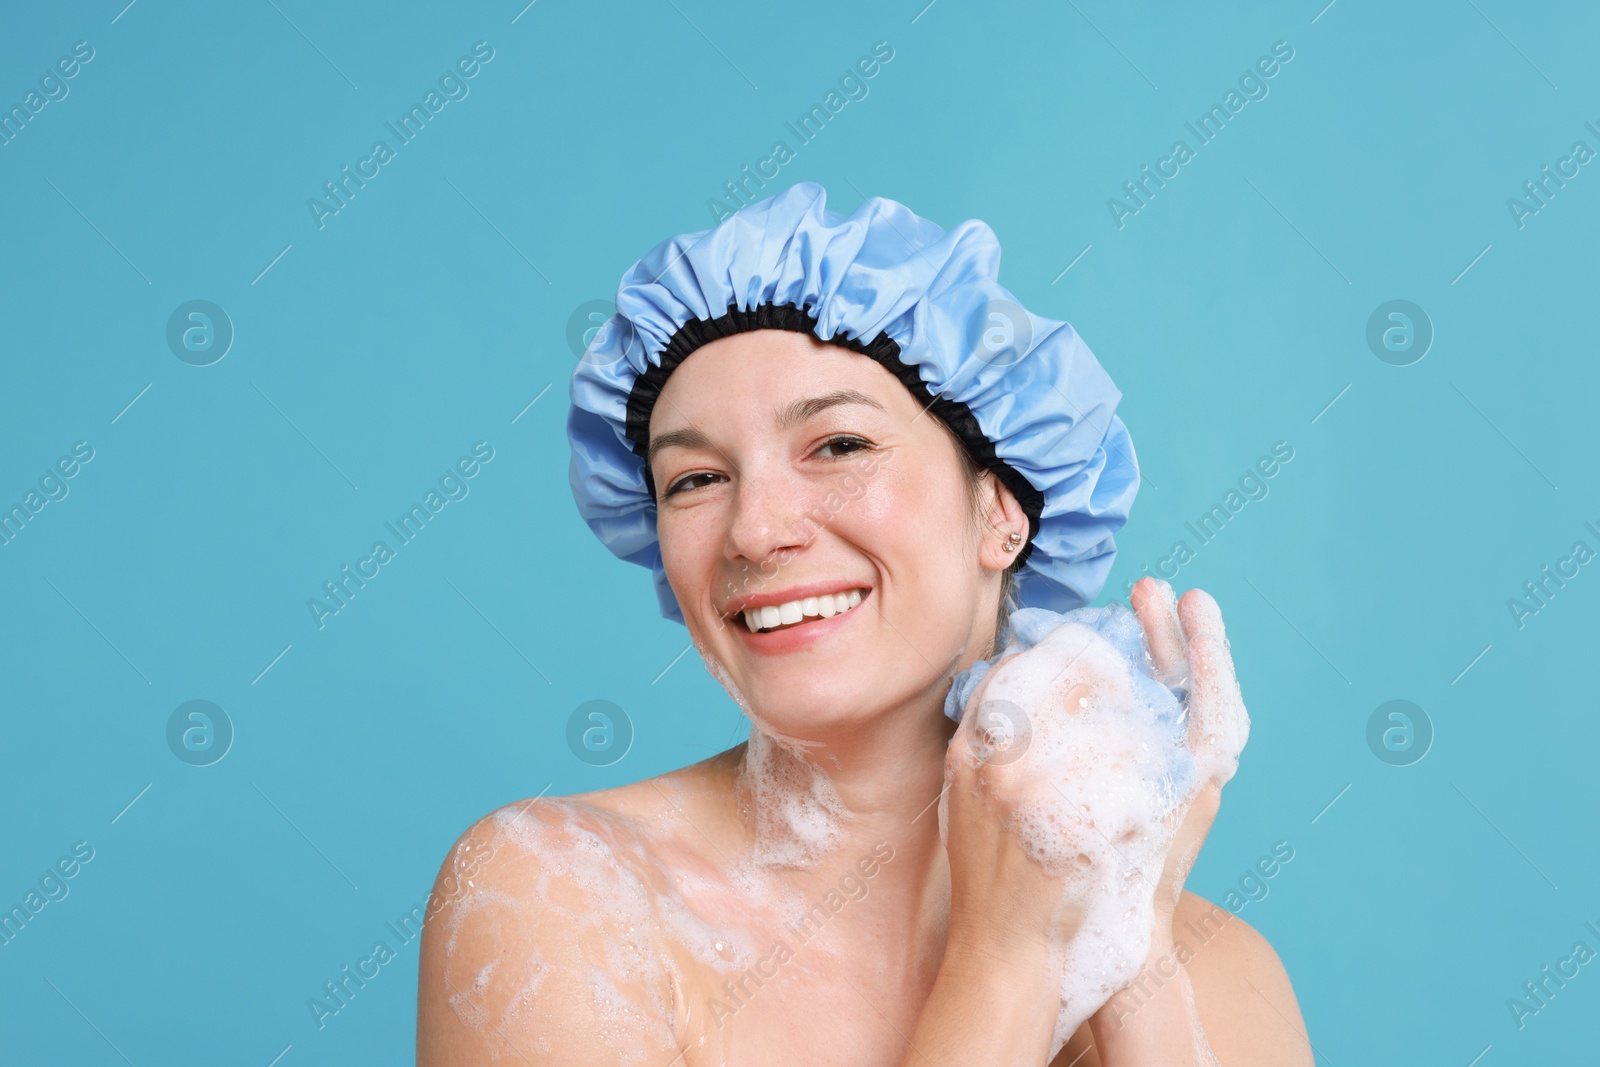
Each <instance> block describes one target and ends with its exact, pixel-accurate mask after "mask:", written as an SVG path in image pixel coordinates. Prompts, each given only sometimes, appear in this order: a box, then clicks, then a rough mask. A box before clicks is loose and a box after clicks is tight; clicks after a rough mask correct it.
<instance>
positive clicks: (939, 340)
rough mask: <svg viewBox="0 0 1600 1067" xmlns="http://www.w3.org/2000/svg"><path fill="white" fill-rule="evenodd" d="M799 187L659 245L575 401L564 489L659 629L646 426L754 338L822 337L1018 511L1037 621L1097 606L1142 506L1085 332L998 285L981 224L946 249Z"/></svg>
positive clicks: (919, 225)
mask: <svg viewBox="0 0 1600 1067" xmlns="http://www.w3.org/2000/svg"><path fill="white" fill-rule="evenodd" d="M826 199H827V193H826V191H825V190H824V189H823V188H822V186H820V185H818V184H816V183H814V182H800V183H798V184H796V185H793V186H791V187H790V188H788V189H786V190H784V191H783V192H781V193H777V194H775V195H773V196H770V197H767V198H766V199H764V200H758V201H756V202H754V203H751V204H749V205H747V206H745V207H744V208H742V209H741V210H739V211H737V212H735V213H734V214H733V215H730V216H729V217H728V218H726V219H723V220H722V221H721V222H720V223H718V224H717V225H716V226H714V227H712V228H711V229H708V230H699V231H696V232H693V233H685V234H680V235H678V236H676V237H672V238H669V239H668V240H666V241H663V242H661V243H660V244H658V245H656V246H655V247H654V248H652V249H651V250H650V251H649V252H647V253H646V254H645V255H644V257H643V258H642V259H640V260H639V261H638V262H637V263H635V264H634V265H633V266H631V267H629V268H628V270H627V271H626V273H624V274H623V276H622V280H621V282H620V283H619V285H618V286H617V297H616V307H617V311H616V314H614V315H612V316H611V317H610V318H609V319H608V320H607V321H606V323H605V324H604V325H603V326H602V327H601V329H599V330H598V331H596V333H595V335H594V338H593V340H592V341H591V342H590V343H589V345H588V347H587V348H586V349H585V351H584V353H583V358H582V359H581V360H579V362H578V365H577V367H576V369H575V370H574V371H573V375H572V383H571V402H572V406H571V408H570V410H569V412H568V416H567V438H568V441H569V442H570V443H571V446H572V462H571V466H570V468H569V480H570V482H571V486H572V494H573V497H574V499H575V500H576V501H577V504H578V512H579V514H580V515H582V517H583V519H584V521H585V522H586V523H587V524H588V526H589V528H590V529H591V530H592V531H593V532H594V534H595V536H597V537H598V538H599V539H600V541H601V543H602V544H604V545H605V546H606V547H607V548H608V549H610V550H611V552H612V553H613V554H614V555H616V556H617V557H618V558H619V559H623V560H626V561H628V562H630V563H637V564H639V565H640V566H643V567H648V568H649V569H650V571H651V573H652V575H653V577H654V581H655V589H656V596H657V600H658V602H659V604H660V608H661V614H662V615H663V617H665V618H668V619H672V620H674V621H677V622H680V623H681V622H683V621H684V619H683V612H682V609H681V607H680V606H679V604H678V601H677V598H676V597H675V596H674V594H673V592H672V587H671V585H670V584H669V583H668V582H667V576H666V570H665V567H664V566H663V564H662V559H661V545H660V541H659V539H658V537H657V534H656V502H655V491H654V484H653V481H652V479H651V476H650V472H649V470H648V469H647V468H646V465H645V455H646V452H647V449H648V445H649V425H650V412H651V410H652V408H653V405H654V403H655V400H656V398H657V397H659V396H660V394H661V390H662V388H663V387H664V386H665V384H666V380H667V377H668V376H669V375H670V374H671V373H672V371H673V370H674V369H675V368H676V367H677V366H678V365H679V364H680V363H682V362H683V361H684V360H685V359H687V358H688V357H689V356H690V355H691V354H692V353H693V352H694V351H695V350H696V349H697V348H699V347H700V346H701V345H704V344H706V343H708V342H710V341H713V340H716V339H718V338H720V337H726V336H729V335H732V334H735V333H740V332H743V331H748V330H760V329H781V330H793V331H798V332H803V333H809V334H811V335H813V336H815V337H816V338H818V339H819V340H821V341H825V342H828V343H830V344H834V345H839V346H841V347H844V348H847V349H850V350H851V351H855V352H859V353H861V354H863V355H866V356H869V357H870V358H872V359H874V360H876V361H877V362H878V363H879V364H881V365H882V366H883V367H885V368H886V369H887V370H889V371H890V372H891V373H893V374H894V375H895V376H896V377H897V378H898V379H899V380H900V381H901V382H903V383H904V384H905V386H906V388H907V389H909V390H910V391H911V394H912V396H913V397H915V398H916V399H917V401H918V403H919V404H920V405H922V406H923V407H924V408H926V409H928V410H930V411H932V412H933V414H935V415H937V416H938V417H940V418H941V419H942V420H943V421H944V422H945V424H946V425H948V426H949V427H950V429H951V430H952V432H954V433H955V434H956V436H957V437H958V438H960V439H961V441H962V442H963V443H964V444H965V445H966V446H967V448H968V449H969V450H970V451H971V453H972V455H973V456H974V458H976V459H977V460H978V461H979V462H980V463H981V464H982V465H983V466H984V467H987V468H988V469H989V470H992V471H994V472H995V475H996V476H997V477H998V478H999V479H1000V480H1001V482H1002V483H1004V484H1005V486H1006V487H1007V488H1008V489H1010V490H1011V492H1012V493H1013V494H1014V495H1015V496H1016V497H1017V501H1018V503H1019V504H1021V506H1022V508H1023V510H1024V511H1025V512H1026V513H1027V515H1028V538H1027V541H1026V543H1025V546H1024V547H1023V549H1022V550H1021V553H1020V555H1019V557H1018V558H1019V560H1021V561H1022V562H1021V566H1020V567H1019V569H1018V571H1017V596H1018V599H1019V601H1020V603H1021V604H1022V605H1023V606H1027V607H1040V608H1047V609H1049V610H1052V611H1057V612H1065V611H1069V610H1072V609H1073V608H1077V607H1080V606H1082V605H1085V604H1087V603H1089V602H1090V601H1092V600H1093V599H1094V598H1095V597H1096V596H1098V595H1099V593H1100V590H1101V588H1102V586H1104V584H1105V580H1106V576H1107V575H1108V573H1109V572H1110V570H1111V564H1112V561H1113V560H1114V559H1115V557H1116V551H1117V549H1116V541H1115V539H1114V537H1113V534H1114V533H1115V531H1117V530H1119V529H1121V527H1122V525H1123V524H1124V523H1125V522H1126V521H1127V518H1128V511H1129V508H1130V507H1131V506H1132V504H1133V498H1134V496H1135V494H1136V493H1137V492H1138V490H1139V466H1138V460H1137V458H1136V457H1135V455H1134V451H1133V442H1132V440H1131V439H1130V438H1129V436H1128V431H1127V428H1126V427H1125V426H1124V425H1123V424H1122V420H1121V419H1120V418H1118V417H1117V415H1116V407H1117V404H1118V403H1119V402H1120V401H1121V399H1122V394H1121V393H1120V392H1118V390H1117V388H1116V386H1115V385H1113V384H1112V382H1111V378H1110V377H1109V376H1108V375H1107V374H1106V372H1105V370H1104V368H1102V367H1101V366H1100V363H1099V362H1098V361H1097V360H1096V359H1095V357H1094V354H1093V353H1092V352H1090V351H1089V348H1088V346H1087V345H1085V344H1084V343H1083V340H1082V339H1081V338H1080V337H1079V336H1078V334H1077V332H1076V331H1075V330H1073V328H1072V327H1071V326H1070V325H1069V324H1068V323H1065V322H1061V321H1057V320H1054V319H1047V318H1043V317H1041V316H1038V315H1035V314H1033V313H1032V312H1030V311H1028V310H1026V309H1025V308H1023V307H1022V306H1021V305H1020V304H1019V303H1018V302H1017V300H1016V298H1015V297H1014V296H1013V295H1012V294H1011V293H1010V292H1009V291H1008V290H1007V289H1005V288H1004V287H1003V286H1001V285H1000V283H999V281H998V278H997V275H998V272H999V267H1000V242H999V241H998V239H997V238H996V237H995V235H994V231H993V230H991V229H990V228H989V227H988V225H986V224H985V223H983V222H981V221H978V220H976V219H969V220H967V221H966V222H963V223H961V224H959V225H957V226H956V227H955V228H954V229H952V230H950V231H948V232H946V231H945V230H943V229H941V228H940V227H939V226H937V225H935V224H934V223H932V222H930V221H928V220H927V219H924V218H921V217H919V216H917V215H916V214H914V213H912V212H911V211H910V210H909V209H908V208H906V207H905V206H904V205H903V204H900V203H897V202H895V201H893V200H889V199H886V198H883V197H872V198H870V199H868V200H865V201H863V202H862V204H861V205H860V206H859V207H858V208H856V210H855V211H853V212H851V213H850V214H849V215H843V214H840V213H838V212H834V211H829V210H828V209H827V205H826Z"/></svg>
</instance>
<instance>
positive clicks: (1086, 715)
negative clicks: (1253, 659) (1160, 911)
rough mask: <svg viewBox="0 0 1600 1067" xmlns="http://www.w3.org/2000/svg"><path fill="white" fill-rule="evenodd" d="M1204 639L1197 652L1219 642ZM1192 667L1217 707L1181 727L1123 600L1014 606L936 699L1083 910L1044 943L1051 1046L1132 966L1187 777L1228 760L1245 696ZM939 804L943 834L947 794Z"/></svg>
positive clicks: (1184, 804)
mask: <svg viewBox="0 0 1600 1067" xmlns="http://www.w3.org/2000/svg"><path fill="white" fill-rule="evenodd" d="M1218 637H1219V638H1220V635H1218ZM1202 647H1209V648H1210V652H1209V654H1208V656H1207V657H1206V659H1207V660H1211V659H1212V658H1213V657H1214V656H1216V655H1218V654H1220V651H1221V650H1220V649H1219V648H1218V647H1217V646H1215V645H1211V646H1204V645H1203V646H1202ZM1222 647H1224V648H1225V645H1224V646H1222ZM1194 666H1195V673H1196V674H1197V678H1196V679H1195V680H1194V681H1195V684H1197V685H1200V686H1206V687H1207V688H1206V689H1205V691H1204V693H1203V698H1204V699H1203V700H1202V701H1200V702H1198V703H1199V705H1200V706H1203V707H1206V708H1210V709H1215V710H1217V711H1219V712H1221V713H1219V714H1213V715H1208V716H1207V721H1205V722H1197V723H1193V724H1191V715H1192V711H1193V709H1191V707H1190V703H1191V701H1190V697H1189V693H1188V692H1186V691H1185V690H1184V689H1182V688H1179V689H1178V691H1177V692H1174V690H1173V689H1169V688H1168V687H1167V686H1166V685H1163V684H1162V683H1161V682H1160V681H1157V680H1156V677H1155V669H1154V663H1153V662H1152V660H1151V658H1150V655H1149V652H1148V650H1147V648H1146V646H1145V643H1144V638H1143V629H1142V627H1141V626H1140V624H1139V621H1138V617H1137V616H1136V615H1135V614H1134V613H1133V612H1131V611H1129V610H1128V609H1127V608H1126V607H1124V606H1123V605H1121V604H1117V603H1113V604H1110V605H1108V606H1106V607H1104V608H1081V609H1078V610H1076V611H1072V612H1068V613H1066V614H1064V615H1063V614H1058V613H1056V612H1052V611H1048V610H1046V609H1043V608H1024V609H1021V610H1019V611H1017V612H1014V613H1013V614H1012V616H1011V639H1010V642H1009V643H1008V645H1007V647H1006V650H1005V652H1004V653H1003V654H1002V655H1001V656H1000V657H999V658H998V659H997V660H996V661H995V662H994V663H993V664H992V665H991V664H989V663H980V664H977V665H975V666H974V667H973V668H972V669H971V670H969V671H967V672H963V675H962V676H961V677H958V679H957V681H956V685H955V686H954V687H953V688H952V690H951V694H950V698H949V699H948V700H947V705H946V710H947V712H949V711H951V710H953V709H960V710H961V712H962V713H963V714H965V715H967V716H971V717H972V721H971V722H969V723H968V724H967V730H968V732H969V734H970V736H971V737H972V738H974V739H975V740H976V743H975V744H972V745H970V746H962V747H963V748H964V749H965V750H966V755H967V757H968V759H970V760H971V762H972V763H973V764H974V765H977V764H981V763H984V762H991V763H996V764H1005V767H1004V770H1003V772H1001V773H1004V774H1005V775H1007V776H1009V777H1010V783H1009V784H1010V789H1011V791H1012V794H1013V796H1016V797H1020V799H1019V800H1018V801H1017V802H1016V803H1015V804H1014V806H1013V808H1012V817H1011V829H1012V830H1013V832H1015V833H1016V835H1017V837H1018V840H1019V841H1020V843H1021V844H1022V846H1023V848H1024V849H1025V850H1026V851H1027V853H1028V854H1029V855H1030V856H1031V857H1032V858H1033V859H1034V860H1036V861H1037V862H1038V863H1040V864H1041V865H1042V866H1043V867H1044V868H1045V869H1046V870H1047V871H1048V872H1050V873H1051V874H1053V875H1065V876H1066V878H1065V884H1066V889H1065V892H1064V895H1063V898H1062V900H1061V902H1060V908H1061V909H1063V910H1065V909H1076V910H1077V911H1078V913H1079V915H1080V916H1081V918H1080V921H1079V923H1078V925H1077V928H1076V929H1077V932H1076V934H1075V935H1074V936H1073V937H1072V938H1071V940H1070V941H1068V942H1067V943H1066V944H1064V945H1056V946H1052V948H1053V952H1054V960H1053V963H1054V965H1055V966H1056V967H1057V968H1058V973H1059V975H1060V995H1061V1008H1060V1012H1059V1014H1058V1016H1057V1019H1056V1029H1055V1035H1054V1043H1053V1046H1052V1049H1051V1056H1052V1057H1053V1056H1054V1055H1055V1054H1056V1053H1057V1052H1059V1051H1060V1049H1061V1047H1062V1046H1063V1045H1064V1044H1065V1043H1066V1041H1067V1039H1068V1038H1070V1037H1071V1036H1072V1033H1073V1032H1074V1031H1075V1030H1076V1029H1077V1028H1078V1026H1079V1025H1081V1024H1082V1023H1083V1021H1084V1020H1085V1019H1087V1018H1088V1017H1089V1016H1090V1015H1092V1014H1093V1013H1094V1012H1095V1011H1097V1010H1098V1009H1099V1008H1100V1007H1101V1006H1102V1005H1104V1004H1105V1003H1106V1001H1107V1000H1108V999H1109V998H1110V997H1111V995H1112V994H1113V993H1115V992H1117V991H1118V990H1120V989H1122V988H1123V987H1125V986H1127V985H1128V984H1129V982H1131V981H1132V980H1133V979H1134V978H1135V977H1136V976H1137V974H1138V972H1139V969H1140V967H1142V966H1143V964H1144V962H1145V959H1146V956H1147V954H1148V952H1149V949H1150V936H1151V932H1152V929H1153V927H1154V922H1155V892H1156V887H1157V886H1158V884H1159V883H1160V879H1161V872H1162V867H1163V866H1164V864H1165V862H1166V859H1167V854H1168V852H1169V850H1170V848H1171V846H1172V841H1173V837H1174V835H1175V834H1176V832H1177V829H1178V827H1179V825H1180V824H1181V822H1182V820H1183V816H1184V814H1185V813H1186V812H1187V809H1188V806H1189V803H1190V801H1191V799H1192V797H1193V795H1194V793H1195V791H1196V788H1197V786H1198V785H1199V784H1202V783H1204V782H1205V781H1206V780H1208V779H1210V778H1213V777H1215V778H1216V779H1217V780H1218V781H1219V782H1225V781H1226V780H1227V779H1228V778H1230V777H1232V775H1233V772H1234V770H1235V769H1237V767H1238V757H1239V752H1240V750H1241V749H1242V748H1243V745H1244V741H1245V739H1246V737H1247V736H1248V732H1249V718H1248V716H1247V715H1246V714H1245V712H1244V705H1243V702H1242V700H1237V699H1232V698H1236V697H1237V689H1236V688H1235V690H1234V692H1233V693H1232V694H1228V693H1225V692H1223V690H1222V685H1221V681H1220V674H1219V672H1218V671H1217V665H1216V663H1215V662H1202V663H1200V664H1196V665H1194ZM1180 681H1183V682H1186V681H1188V679H1182V680H1180ZM1180 694H1181V695H1180ZM1212 719H1215V720H1216V721H1211V720H1212ZM1192 726H1193V727H1194V728H1192ZM1191 737H1192V738H1193V749H1191V740H1190V739H1191ZM998 769H999V768H996V770H998ZM991 773H992V772H991ZM939 810H940V817H939V821H940V831H941V834H942V833H944V832H945V827H946V826H947V825H948V823H947V813H948V794H947V795H946V799H945V800H942V801H941V803H940V807H939Z"/></svg>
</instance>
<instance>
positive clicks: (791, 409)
mask: <svg viewBox="0 0 1600 1067" xmlns="http://www.w3.org/2000/svg"><path fill="white" fill-rule="evenodd" d="M840 404H865V405H867V406H868V407H874V408H877V409H878V410H879V411H885V410H886V409H885V408H884V406H883V405H882V404H880V403H878V402H877V401H876V400H874V399H872V398H871V397H870V396H868V395H867V394H866V393H862V392H858V391H857V390H855V389H839V390H836V391H834V392H831V393H824V394H822V395H821V396H813V397H807V398H806V399H804V400H796V401H794V402H792V403H790V404H789V405H788V406H786V407H785V408H783V409H782V410H781V411H780V412H778V426H779V428H781V429H788V428H789V427H790V426H794V425H796V424H797V423H801V422H804V421H806V420H807V419H809V418H811V417H813V416H814V415H817V414H819V413H821V412H823V411H826V410H828V409H829V408H831V407H837V406H839V405H840ZM673 447H677V448H710V447H711V439H710V438H708V437H707V436H706V435H705V434H703V433H701V432H700V431H699V430H697V429H695V428H694V427H693V426H686V427H684V428H683V429H681V430H668V431H667V432H666V433H664V434H660V435H658V436H656V437H652V438H651V439H650V448H649V454H648V455H647V456H646V457H645V462H646V463H654V462H655V458H656V454H657V453H659V452H661V451H662V450H663V449H667V448H673Z"/></svg>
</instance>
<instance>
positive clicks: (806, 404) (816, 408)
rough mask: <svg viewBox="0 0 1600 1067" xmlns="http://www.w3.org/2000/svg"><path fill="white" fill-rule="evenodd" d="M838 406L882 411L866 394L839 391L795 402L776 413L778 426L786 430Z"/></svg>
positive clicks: (852, 390) (854, 391) (846, 390)
mask: <svg viewBox="0 0 1600 1067" xmlns="http://www.w3.org/2000/svg"><path fill="white" fill-rule="evenodd" d="M840 404H866V405H867V406H868V407H874V408H877V409H878V410H879V411H883V410H884V407H883V405H882V404H880V403H878V402H877V401H876V400H874V399H872V398H871V397H870V396H868V395H867V394H866V393H861V392H857V391H856V390H854V389H839V390H836V391H834V392H832V393H824V394H822V395H821V396H813V397H810V398H808V399H805V400H796V401H795V402H794V403H792V404H790V405H789V406H788V407H786V408H784V409H783V410H782V411H781V412H779V413H778V426H779V427H780V428H782V429H788V428H789V427H790V426H793V425H795V424H796V423H801V422H804V421H806V420H807V419H809V418H811V417H812V416H813V415H816V414H818V413H819V412H823V411H826V410H828V409H829V408H831V407H836V406H838V405H840Z"/></svg>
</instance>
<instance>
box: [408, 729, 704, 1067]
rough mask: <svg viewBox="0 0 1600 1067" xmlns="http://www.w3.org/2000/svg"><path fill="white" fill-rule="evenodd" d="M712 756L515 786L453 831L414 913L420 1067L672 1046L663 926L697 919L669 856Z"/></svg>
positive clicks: (582, 1057)
mask: <svg viewBox="0 0 1600 1067" xmlns="http://www.w3.org/2000/svg"><path fill="white" fill-rule="evenodd" d="M715 760H716V758H715V757H714V758H713V760H710V761H705V763H704V764H697V765H695V766H692V767H686V768H683V769H681V770H678V771H674V772H672V773H670V774H666V775H662V776H660V777H659V778H652V779H646V780H644V781H641V782H635V783H632V784H630V785H625V786H621V787H618V788H616V789H608V790H601V791H598V792H593V793H584V794H578V795H574V796H567V797H534V798H531V799H528V800H522V801H517V802H515V803H512V804H507V805H505V806H504V807H502V808H499V809H498V810H496V811H493V812H491V813H489V814H488V815H486V816H484V817H483V818H481V819H479V820H478V821H477V822H475V823H473V825H472V826H471V827H469V828H468V829H467V831H466V832H465V833H463V834H462V835H461V837H460V838H459V839H458V840H457V841H456V843H455V844H454V846H452V847H451V849H450V851H449V853H448V854H447V855H446V856H445V859H444V862H443V863H442V864H441V866H440V869H439V874H438V877H437V878H436V879H435V881H434V886H433V893H432V896H431V897H430V899H429V902H428V910H427V918H426V921H425V923H424V925H423V936H422V948H421V960H420V963H419V970H418V979H417V982H418V985H417V1063H418V1065H419V1067H465V1065H467V1064H473V1065H477V1064H485V1063H493V1062H496V1061H497V1060H499V1059H501V1058H504V1059H505V1060H507V1061H508V1062H513V1063H521V1062H530V1061H531V1062H546V1061H552V1062H553V1061H559V1062H562V1063H572V1064H581V1065H587V1064H594V1065H597V1067H598V1065H612V1064H619V1065H620V1064H625V1063H630V1062H632V1061H633V1059H634V1058H635V1057H637V1056H639V1055H641V1054H647V1055H649V1056H650V1057H651V1058H652V1059H656V1058H657V1057H656V1055H655V1054H656V1053H665V1055H662V1056H660V1057H659V1062H667V1061H669V1060H670V1059H671V1058H672V1056H673V1054H674V1053H676V1052H677V1051H678V1045H677V1044H676V1039H675V1036H674V1034H673V1032H672V1020H673V1019H674V1014H675V1013H674V1008H675V998H676V997H677V995H678V982H677V974H678V972H677V970H675V969H674V967H673V964H672V956H673V946H672V945H671V944H668V943H667V941H666V938H665V936H664V932H669V931H677V930H681V929H683V927H684V925H685V923H687V922H689V921H691V920H690V919H688V918H686V917H685V916H683V915H682V914H681V912H682V908H681V906H679V905H678V904H677V901H676V899H675V893H674V884H673V878H674V871H676V870H681V869H682V868H683V867H684V866H685V864H687V863H689V862H692V857H690V856H689V855H688V854H687V853H686V851H685V849H684V846H683V845H682V843H681V842H682V839H683V837H684V836H685V834H684V829H683V828H684V827H685V826H688V825H690V821H689V819H687V818H685V816H684V814H683V811H684V809H685V808H686V807H688V808H694V807H695V806H697V805H702V804H704V803H707V798H709V797H711V796H713V795H714V794H715V792H716V791H715V790H714V789H713V788H711V787H710V786H709V785H708V772H707V767H708V766H709V765H712V764H714V763H715ZM700 814H701V822H702V823H706V822H708V820H707V819H705V818H704V816H703V813H700ZM597 1035H598V1037H599V1038H600V1039H599V1040H597Z"/></svg>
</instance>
